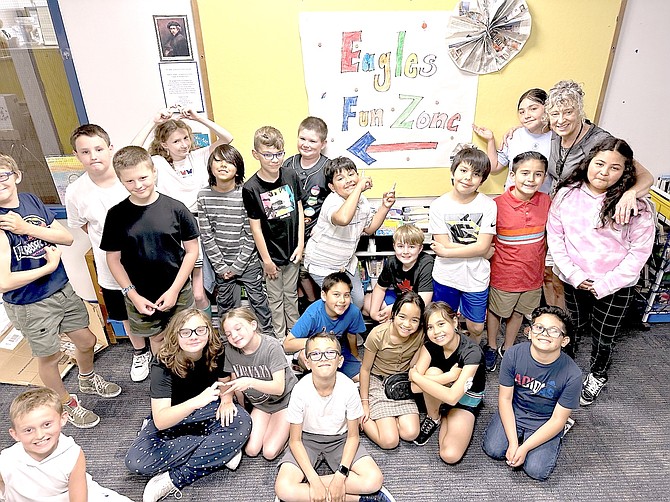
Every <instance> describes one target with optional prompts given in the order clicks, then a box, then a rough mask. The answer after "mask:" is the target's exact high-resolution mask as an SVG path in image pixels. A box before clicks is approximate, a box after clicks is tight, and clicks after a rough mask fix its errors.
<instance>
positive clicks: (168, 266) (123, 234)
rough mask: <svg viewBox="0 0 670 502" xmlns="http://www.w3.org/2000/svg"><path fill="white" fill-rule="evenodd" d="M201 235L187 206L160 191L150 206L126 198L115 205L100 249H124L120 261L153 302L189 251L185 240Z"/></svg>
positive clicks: (139, 288) (165, 287) (147, 297)
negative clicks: (139, 204) (186, 250)
mask: <svg viewBox="0 0 670 502" xmlns="http://www.w3.org/2000/svg"><path fill="white" fill-rule="evenodd" d="M198 235H199V231H198V223H197V221H196V220H195V217H194V216H193V215H192V214H191V212H190V211H189V210H188V209H187V208H186V206H185V205H184V204H182V203H181V202H179V201H177V200H175V199H173V198H171V197H168V196H167V195H163V194H160V195H159V197H158V199H157V200H156V201H155V202H153V203H151V204H149V205H148V206H138V205H135V204H133V203H132V202H130V200H129V199H125V200H123V201H121V202H120V203H118V204H117V205H116V206H114V207H112V208H111V209H110V210H109V212H108V213H107V218H106V219H105V227H104V230H103V231H102V240H101V241H100V249H102V250H104V251H121V264H122V265H123V268H124V269H125V270H126V273H127V274H128V277H129V278H130V280H131V282H132V283H133V284H134V285H135V287H136V288H137V292H138V293H139V294H140V295H142V296H143V297H145V298H146V299H147V300H149V301H152V302H153V301H156V300H158V298H160V296H161V295H162V294H163V293H165V292H166V291H167V290H168V289H169V288H170V286H172V283H173V282H174V280H175V277H177V273H178V272H179V267H181V263H182V261H183V260H184V255H185V254H186V253H185V251H184V248H183V247H182V242H183V241H190V240H193V239H196V238H197V237H198Z"/></svg>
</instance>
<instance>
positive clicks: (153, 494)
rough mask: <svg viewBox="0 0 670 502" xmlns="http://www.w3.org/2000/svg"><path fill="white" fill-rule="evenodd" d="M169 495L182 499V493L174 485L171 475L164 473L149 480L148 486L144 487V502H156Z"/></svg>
mask: <svg viewBox="0 0 670 502" xmlns="http://www.w3.org/2000/svg"><path fill="white" fill-rule="evenodd" d="M168 495H174V498H176V499H180V498H181V492H180V491H179V490H178V489H177V487H176V486H175V485H174V483H172V480H171V479H170V473H169V472H164V473H162V474H158V475H157V476H154V477H153V478H151V479H150V480H149V482H148V483H147V486H145V487H144V495H142V502H156V501H157V500H160V499H162V498H163V497H167V496H168Z"/></svg>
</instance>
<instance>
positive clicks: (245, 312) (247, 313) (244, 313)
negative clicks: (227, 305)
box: [219, 307, 258, 328]
mask: <svg viewBox="0 0 670 502" xmlns="http://www.w3.org/2000/svg"><path fill="white" fill-rule="evenodd" d="M235 317H237V318H238V319H243V320H245V321H247V322H248V323H252V322H255V323H256V326H258V317H256V314H254V312H253V310H251V309H250V308H248V307H237V308H234V309H232V310H229V311H228V312H226V313H225V314H224V315H223V317H221V318H220V320H219V325H220V326H221V327H222V328H223V324H224V323H225V322H226V321H227V320H228V319H233V318H235Z"/></svg>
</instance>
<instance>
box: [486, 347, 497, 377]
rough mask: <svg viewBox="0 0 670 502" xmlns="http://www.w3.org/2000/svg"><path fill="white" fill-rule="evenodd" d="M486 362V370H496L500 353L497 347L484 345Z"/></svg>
mask: <svg viewBox="0 0 670 502" xmlns="http://www.w3.org/2000/svg"><path fill="white" fill-rule="evenodd" d="M484 364H485V365H486V371H495V370H496V368H497V367H498V353H497V352H496V349H494V348H492V347H489V346H488V345H487V346H486V347H484Z"/></svg>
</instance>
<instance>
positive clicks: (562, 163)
mask: <svg viewBox="0 0 670 502" xmlns="http://www.w3.org/2000/svg"><path fill="white" fill-rule="evenodd" d="M583 130H584V121H583V120H582V125H580V126H579V132H578V133H577V137H575V140H574V141H573V142H572V145H570V148H568V151H567V152H565V156H564V157H561V152H560V150H559V152H558V161H557V162H556V177H557V178H558V179H559V180H560V179H561V175H562V174H563V168H564V167H565V162H566V161H567V160H568V155H570V152H571V151H572V147H573V146H575V145H576V144H577V141H579V137H580V136H581V135H582V131H583ZM562 149H563V147H561V150H562Z"/></svg>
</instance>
